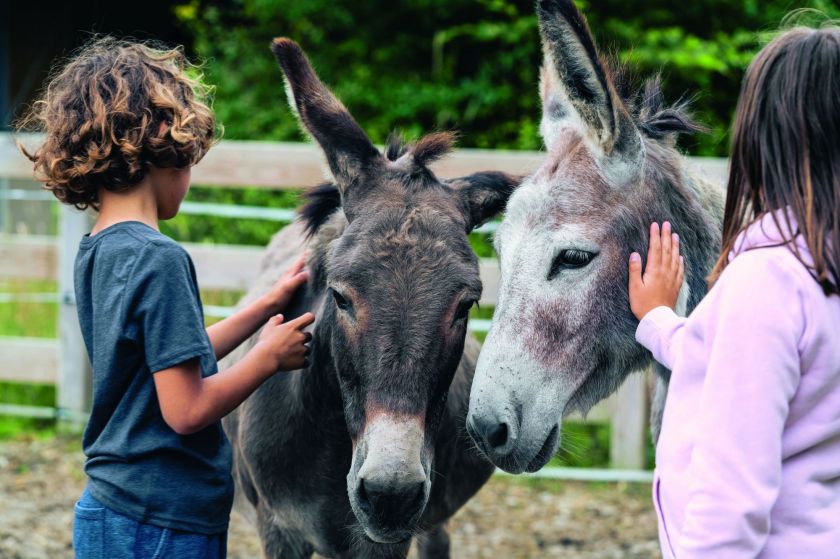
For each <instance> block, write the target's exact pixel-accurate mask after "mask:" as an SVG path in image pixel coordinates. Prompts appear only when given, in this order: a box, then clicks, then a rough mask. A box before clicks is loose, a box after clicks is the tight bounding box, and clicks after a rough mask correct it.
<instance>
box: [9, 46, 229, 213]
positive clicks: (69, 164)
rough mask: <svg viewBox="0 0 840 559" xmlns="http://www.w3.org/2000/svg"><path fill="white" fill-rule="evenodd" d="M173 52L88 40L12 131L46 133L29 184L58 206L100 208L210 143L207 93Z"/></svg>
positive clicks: (192, 159) (191, 160)
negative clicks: (110, 195)
mask: <svg viewBox="0 0 840 559" xmlns="http://www.w3.org/2000/svg"><path fill="white" fill-rule="evenodd" d="M192 68H193V67H192V66H191V65H190V63H189V62H188V61H187V59H186V57H185V56H184V53H183V51H182V50H181V49H180V48H176V49H166V48H163V47H161V46H158V45H154V44H144V43H137V42H131V41H126V40H118V39H114V38H112V37H103V38H97V39H94V40H93V41H92V42H90V43H89V44H88V45H86V46H84V47H82V48H81V49H80V50H79V51H77V52H76V53H75V54H74V55H73V56H72V57H71V58H70V60H69V61H68V62H67V63H66V64H65V65H64V66H63V67H61V68H60V69H59V70H58V71H57V72H56V73H54V74H53V76H52V77H51V79H50V80H49V82H48V84H47V86H46V88H45V89H44V91H43V93H42V94H41V97H40V98H39V99H38V100H37V101H36V102H35V103H34V104H33V105H32V107H31V109H30V110H29V112H28V114H27V115H25V116H24V117H23V118H22V119H21V120H20V121H18V123H17V129H18V130H19V131H23V130H32V129H34V130H39V131H43V132H44V133H45V136H46V137H45V138H44V143H43V144H42V145H41V146H40V147H39V148H38V149H37V150H36V151H34V152H33V153H29V152H27V151H26V150H25V149H24V148H23V147H22V146H20V149H21V151H23V153H24V155H26V156H27V157H28V158H29V159H30V160H31V161H32V162H33V163H34V167H35V177H36V178H37V179H38V180H39V181H41V182H43V183H45V188H46V189H48V190H50V191H52V193H53V194H55V196H56V197H57V198H58V199H59V200H60V201H61V202H64V203H67V204H72V205H74V206H76V207H77V208H79V209H85V208H87V207H93V208H94V209H98V207H99V189H100V188H105V189H107V190H110V191H114V192H118V191H122V190H126V189H128V188H130V187H132V186H134V185H135V184H137V183H138V182H140V181H141V180H143V178H144V176H145V175H146V171H147V169H148V168H149V166H155V167H170V168H171V167H187V166H190V165H193V164H195V163H197V162H198V161H200V160H201V158H202V157H204V154H205V153H206V152H207V150H208V149H209V148H210V147H211V146H212V145H213V143H214V142H215V141H216V120H215V117H214V116H213V111H212V110H211V109H210V107H209V106H208V105H209V102H208V98H209V90H208V88H207V87H206V86H204V85H203V84H202V83H201V81H200V79H199V78H198V77H191V76H190V75H189V72H190V70H191V69H192Z"/></svg>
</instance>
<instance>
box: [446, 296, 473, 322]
mask: <svg viewBox="0 0 840 559" xmlns="http://www.w3.org/2000/svg"><path fill="white" fill-rule="evenodd" d="M473 306H478V301H476V300H473V299H470V300H467V301H461V302H460V303H459V304H458V308H456V309H455V315H454V316H453V317H452V323H453V324H454V323H456V322H458V321H459V320H464V319H466V318H467V317H469V314H470V309H472V308H473Z"/></svg>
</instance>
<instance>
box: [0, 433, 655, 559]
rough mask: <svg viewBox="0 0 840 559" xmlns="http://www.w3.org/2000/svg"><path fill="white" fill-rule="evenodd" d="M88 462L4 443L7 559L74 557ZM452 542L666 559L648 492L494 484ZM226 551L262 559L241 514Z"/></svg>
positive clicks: (593, 558)
mask: <svg viewBox="0 0 840 559" xmlns="http://www.w3.org/2000/svg"><path fill="white" fill-rule="evenodd" d="M82 460H83V456H82V453H81V451H80V450H79V443H78V441H76V440H72V439H66V438H56V439H50V440H43V441H36V440H32V441H15V442H3V443H0V559H60V558H64V557H68V558H69V557H72V549H71V544H70V542H71V536H72V521H73V514H72V510H73V502H74V501H75V499H77V498H78V495H79V494H80V493H81V490H82V487H83V486H84V483H85V479H84V473H83V472H82V470H81V464H82ZM450 533H451V535H452V556H453V558H454V559H460V558H464V559H467V558H469V559H477V558H494V559H496V558H510V559H517V558H543V557H545V558H549V557H562V558H571V559H584V558H585V559H608V558H609V559H613V558H615V559H643V558H644V559H649V558H658V557H659V551H658V546H657V543H656V516H655V513H654V512H653V507H652V506H651V505H650V498H649V488H648V487H647V486H646V485H621V484H581V483H572V482H548V481H536V480H525V479H517V480H512V479H510V478H494V479H493V480H492V481H491V482H490V483H488V484H487V485H486V486H485V487H484V488H483V489H482V490H481V492H480V493H479V494H478V495H477V496H476V497H475V498H473V500H472V501H470V502H469V503H468V504H467V506H466V507H464V508H463V509H462V510H461V511H460V512H459V513H458V514H457V515H456V516H455V518H454V519H453V520H452V521H451V523H450ZM229 542H230V546H229V555H228V556H229V557H230V559H252V558H255V559H258V558H260V557H261V555H260V550H259V549H260V548H259V541H258V539H257V537H256V534H255V532H254V531H253V529H252V528H251V527H250V526H249V525H248V524H247V523H246V522H245V521H244V519H243V518H242V517H240V516H239V515H237V514H236V513H234V515H233V518H232V521H231V531H230V535H229ZM412 557H414V554H413V553H412Z"/></svg>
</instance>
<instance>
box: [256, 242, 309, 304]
mask: <svg viewBox="0 0 840 559" xmlns="http://www.w3.org/2000/svg"><path fill="white" fill-rule="evenodd" d="M308 256H309V253H308V252H304V253H303V254H301V255H300V257H299V258H298V259H297V260H296V261H295V263H294V264H292V266H291V267H290V268H289V269H288V270H286V271H285V272H283V275H282V276H280V279H279V280H277V283H275V284H274V285H273V286H272V287H271V289H269V290H268V292H267V293H266V294H265V295H264V297H265V302H266V303H267V305H268V310H269V312H270V313H271V314H277V313H279V312H282V311H284V310H285V309H286V307H287V306H288V305H289V301H291V300H292V297H293V296H294V294H295V292H296V291H297V290H298V289H299V288H300V286H302V285H303V284H305V283H306V282H307V280H309V272H308V271H307V270H304V266H306V258H307V257H308Z"/></svg>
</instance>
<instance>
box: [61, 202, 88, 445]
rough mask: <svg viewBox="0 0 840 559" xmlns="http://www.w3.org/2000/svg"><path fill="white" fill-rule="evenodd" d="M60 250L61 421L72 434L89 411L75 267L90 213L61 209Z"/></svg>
mask: <svg viewBox="0 0 840 559" xmlns="http://www.w3.org/2000/svg"><path fill="white" fill-rule="evenodd" d="M59 212H60V215H59V226H58V227H59V230H58V234H59V237H58V238H59V241H58V243H59V246H58V293H59V312H58V330H59V332H58V334H59V375H58V395H57V399H58V418H59V420H60V422H61V424H62V425H63V426H65V427H68V428H70V429H71V430H78V429H80V428H81V427H82V426H83V425H84V424H85V422H86V421H87V414H88V413H89V411H90V392H91V373H90V362H89V360H88V355H87V350H86V349H85V343H84V339H83V338H82V331H81V329H80V327H79V318H78V315H77V314H76V295H75V291H74V289H73V267H74V263H75V261H76V253H77V252H78V250H79V240H80V239H81V238H82V235H84V234H85V233H87V232H89V231H90V225H91V220H90V217H89V216H88V214H87V213H85V212H80V211H78V210H76V209H74V208H71V207H69V206H65V205H63V204H62V205H61V206H60V210H59Z"/></svg>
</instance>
